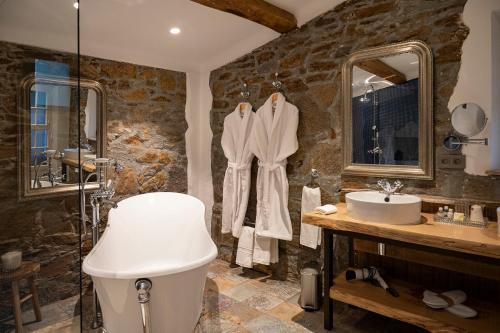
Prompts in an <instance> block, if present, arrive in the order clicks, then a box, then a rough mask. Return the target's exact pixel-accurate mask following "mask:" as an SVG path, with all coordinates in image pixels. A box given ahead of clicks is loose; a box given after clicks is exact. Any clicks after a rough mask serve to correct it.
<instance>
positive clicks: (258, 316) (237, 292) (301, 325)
mask: <svg viewBox="0 0 500 333" xmlns="http://www.w3.org/2000/svg"><path fill="white" fill-rule="evenodd" d="M299 294H300V287H299V285H298V284H294V283H291V282H286V281H277V280H274V279H272V278H271V277H270V276H268V275H265V274H262V273H258V272H255V271H253V270H247V269H242V268H241V267H238V266H234V267H233V266H231V265H230V264H229V263H227V262H225V261H221V260H216V261H214V262H213V263H212V264H211V265H210V268H209V273H208V279H207V286H206V288H205V298H204V310H203V313H202V317H201V319H200V324H199V325H198V327H197V329H196V331H195V333H246V332H255V333H281V332H283V333H285V332H286V333H307V332H314V333H321V332H328V331H326V330H324V329H323V314H322V312H321V311H317V312H306V311H304V310H303V309H302V308H301V307H300V306H299V305H298V299H299ZM334 331H335V332H341V333H347V332H353V333H356V332H370V333H372V332H373V333H376V332H380V333H382V332H384V333H385V332H405V333H407V332H408V333H410V332H424V331H422V330H420V329H418V328H415V327H413V326H410V325H406V324H403V323H400V322H397V321H394V320H390V319H387V318H384V317H381V316H378V315H375V314H372V313H369V312H366V311H364V310H361V309H353V308H350V307H348V306H346V305H341V304H336V306H335V319H334Z"/></svg>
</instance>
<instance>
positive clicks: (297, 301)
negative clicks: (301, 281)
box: [286, 291, 300, 304]
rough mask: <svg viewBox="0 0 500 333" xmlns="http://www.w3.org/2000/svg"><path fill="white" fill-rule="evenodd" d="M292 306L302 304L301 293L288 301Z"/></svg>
mask: <svg viewBox="0 0 500 333" xmlns="http://www.w3.org/2000/svg"><path fill="white" fill-rule="evenodd" d="M286 301H287V302H288V303H290V304H300V303H299V301H300V291H299V292H298V293H296V294H295V295H293V296H292V297H290V298H289V299H287V300H286Z"/></svg>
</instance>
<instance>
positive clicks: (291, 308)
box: [266, 302, 304, 321]
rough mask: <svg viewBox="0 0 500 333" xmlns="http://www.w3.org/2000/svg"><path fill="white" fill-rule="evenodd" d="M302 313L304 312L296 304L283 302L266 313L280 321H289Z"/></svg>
mask: <svg viewBox="0 0 500 333" xmlns="http://www.w3.org/2000/svg"><path fill="white" fill-rule="evenodd" d="M302 312H304V310H303V309H302V308H301V307H300V306H298V305H297V304H291V303H288V302H283V303H281V304H280V305H278V306H276V307H274V308H272V309H271V310H269V311H268V312H266V313H267V314H269V315H271V316H273V317H276V318H278V319H280V320H289V321H291V320H292V319H293V317H295V316H297V315H298V314H300V313H302Z"/></svg>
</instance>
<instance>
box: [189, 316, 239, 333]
mask: <svg viewBox="0 0 500 333" xmlns="http://www.w3.org/2000/svg"><path fill="white" fill-rule="evenodd" d="M240 331H241V330H239V326H238V324H236V323H235V322H233V321H231V320H228V319H224V318H221V317H219V316H215V317H202V318H201V319H200V322H199V323H198V325H197V326H196V328H195V330H194V333H238V332H240Z"/></svg>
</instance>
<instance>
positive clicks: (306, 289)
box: [300, 267, 321, 311]
mask: <svg viewBox="0 0 500 333" xmlns="http://www.w3.org/2000/svg"><path fill="white" fill-rule="evenodd" d="M320 299H321V297H320V281H319V272H318V270H317V269H316V268H312V267H306V268H303V269H301V270H300V306H301V308H303V309H304V310H306V311H316V310H319V306H320Z"/></svg>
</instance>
